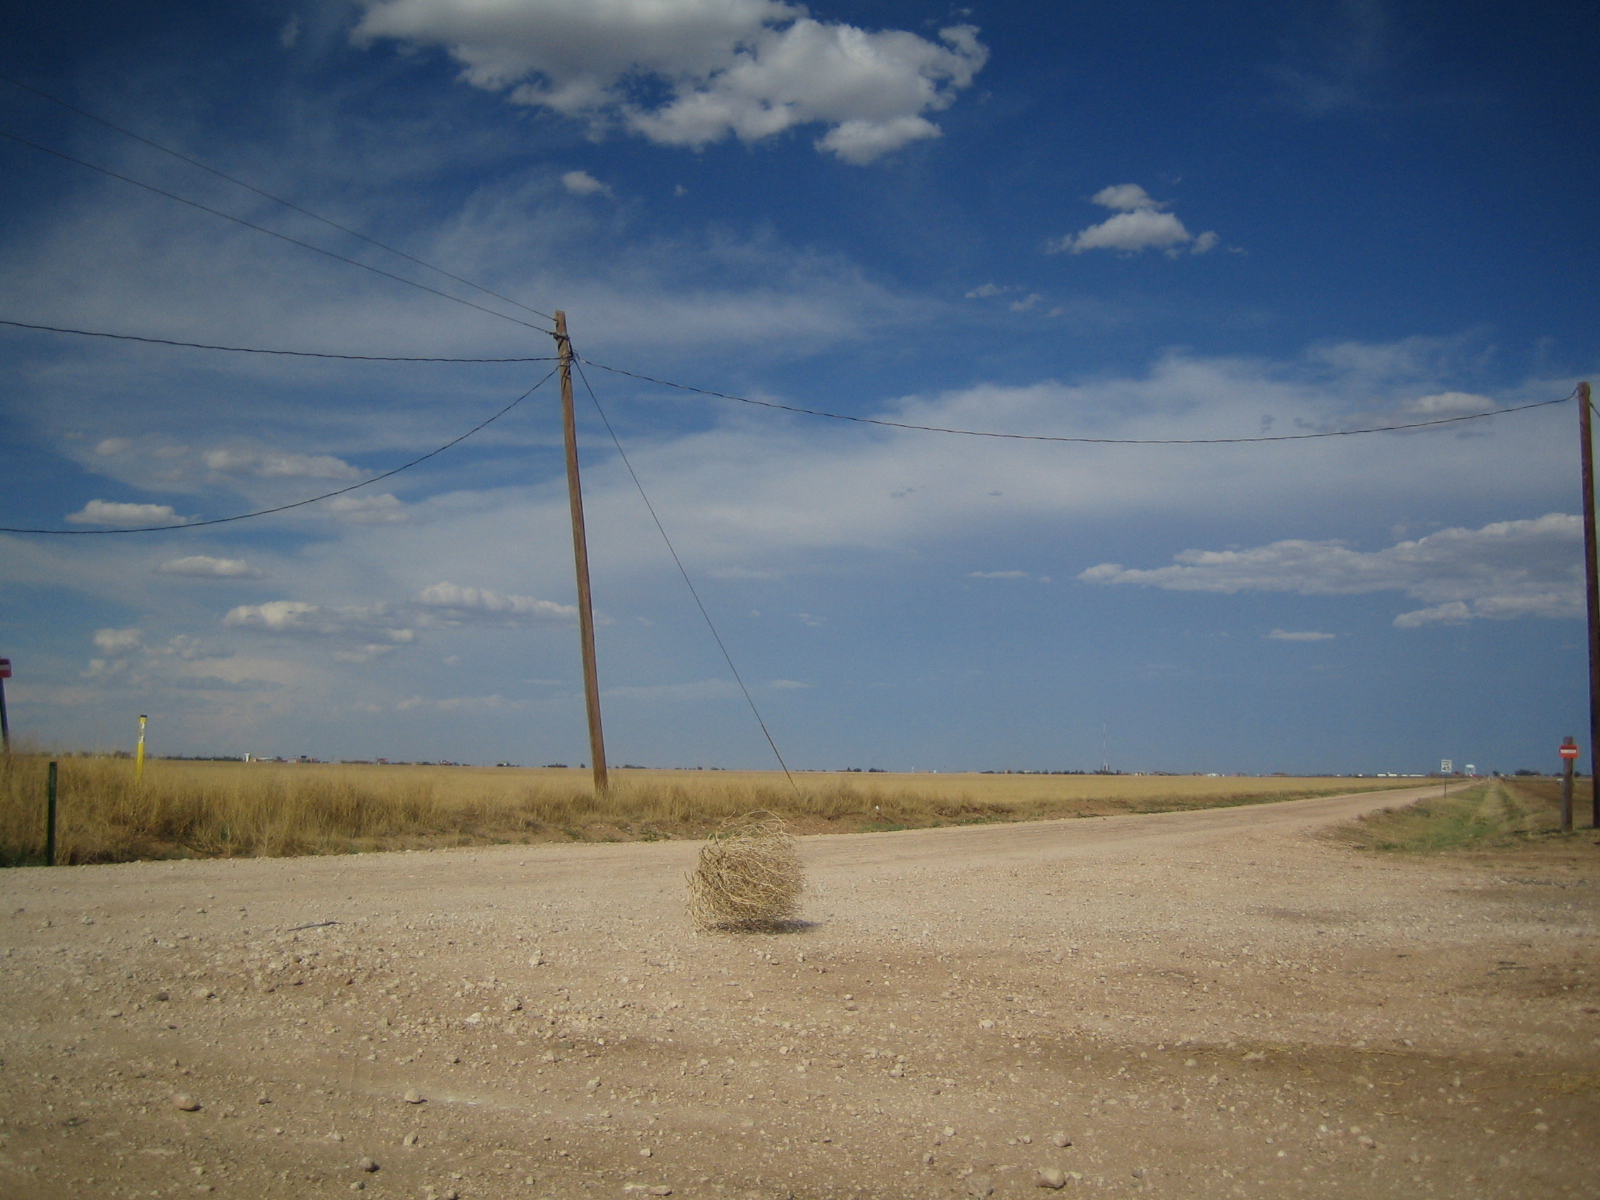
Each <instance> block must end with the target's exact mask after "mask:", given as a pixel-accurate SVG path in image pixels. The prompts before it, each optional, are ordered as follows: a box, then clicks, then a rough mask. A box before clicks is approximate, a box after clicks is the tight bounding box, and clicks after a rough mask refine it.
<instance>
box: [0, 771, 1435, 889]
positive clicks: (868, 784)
mask: <svg viewBox="0 0 1600 1200" xmlns="http://www.w3.org/2000/svg"><path fill="white" fill-rule="evenodd" d="M60 763H61V766H60V788H59V795H60V819H59V826H58V847H57V857H58V861H60V862H63V863H79V864H81V863H96V862H127V861H133V860H139V859H155V858H190V857H253V856H270V857H281V856H288V855H300V854H346V853H354V852H359V851H369V850H394V849H424V848H433V847H442V846H467V845H482V844H493V843H506V842H548V841H558V842H564V841H657V840H665V839H670V838H682V837H696V838H698V837H703V836H705V835H706V833H707V832H709V831H710V830H711V829H713V828H714V827H716V826H717V825H718V824H719V823H721V822H722V821H724V820H725V819H727V818H728V817H731V816H737V815H739V814H741V813H746V812H750V811H752V810H755V809H765V810H769V811H772V812H775V813H778V814H779V815H781V816H782V817H784V818H785V819H786V820H787V821H788V822H789V823H790V824H791V826H792V827H793V828H794V829H795V831H796V832H798V833H828V832H833V833H859V832H876V831H891V830H898V829H914V828H925V827H929V826H934V825H955V824H971V823H980V822H989V821H1024V820H1040V819H1046V818H1053V817H1091V816H1110V815H1114V814H1120V813H1141V812H1168V811H1173V810H1177V809H1191V808H1211V807H1220V806H1228V805H1236V804H1253V803H1261V802H1265V801H1271V800H1287V799H1297V798H1304V797H1310V796H1321V795H1331V794H1335V793H1342V792H1354V791H1364V790H1369V789H1375V788H1385V787H1396V786H1402V785H1406V784H1407V783H1411V784H1412V785H1414V782H1415V781H1406V780H1399V779H1340V778H1298V777H1297V778H1289V777H1284V776H1273V777H1270V778H1251V777H1208V776H1171V775H1160V776H1158V775H935V774H915V775H902V774H854V773H851V774H845V773H826V774H825V773H820V772H799V773H796V775H795V776H794V786H793V787H791V786H790V785H789V783H788V782H787V781H786V780H785V779H784V777H783V776H782V775H781V774H778V773H775V772H770V771H671V770H619V771H616V772H614V773H613V775H612V780H613V785H612V788H611V790H610V792H609V793H608V794H607V795H606V796H604V797H597V796H596V795H595V794H594V792H593V789H592V788H591V787H590V782H589V775H588V772H586V771H581V770H557V769H544V768H541V769H530V768H505V767H444V766H410V765H393V766H390V765H373V764H365V763H362V764H356V763H351V764H335V763H231V762H224V763H210V762H177V761H168V760H153V761H151V762H150V763H149V764H147V766H146V768H145V774H144V780H143V783H142V784H139V785H136V784H135V782H134V771H133V764H132V763H131V762H130V761H128V760H126V759H115V758H92V757H73V758H63V759H61V760H60ZM45 771H46V760H45V758H44V757H43V756H36V755H14V756H12V757H10V758H9V759H4V760H0V863H4V864H13V865H20V864H24V863H33V862H38V861H41V858H42V855H43V853H44V836H45V835H44V811H45Z"/></svg>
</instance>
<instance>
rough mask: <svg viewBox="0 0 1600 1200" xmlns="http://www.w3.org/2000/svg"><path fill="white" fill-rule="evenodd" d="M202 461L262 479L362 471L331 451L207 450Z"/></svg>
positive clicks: (329, 476) (216, 468)
mask: <svg viewBox="0 0 1600 1200" xmlns="http://www.w3.org/2000/svg"><path fill="white" fill-rule="evenodd" d="M201 461H202V462H204V463H205V465H206V467H207V468H208V469H209V470H212V471H217V472H219V473H223V474H229V473H231V474H250V475H256V476H259V477H260V478H262V479H359V478H360V477H361V471H360V470H358V469H357V468H355V467H353V466H351V465H350V464H349V463H347V462H345V461H344V460H343V459H339V458H335V457H334V456H333V455H331V454H262V453H258V452H256V451H254V450H235V449H220V450H207V451H206V452H205V453H204V454H203V455H201Z"/></svg>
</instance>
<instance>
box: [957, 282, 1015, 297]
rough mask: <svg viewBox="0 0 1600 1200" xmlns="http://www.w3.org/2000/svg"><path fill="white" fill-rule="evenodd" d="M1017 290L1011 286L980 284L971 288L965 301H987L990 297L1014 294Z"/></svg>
mask: <svg viewBox="0 0 1600 1200" xmlns="http://www.w3.org/2000/svg"><path fill="white" fill-rule="evenodd" d="M1017 290H1018V289H1017V288H1015V287H1012V286H1007V287H1001V286H1000V285H999V284H998V283H980V284H979V285H978V286H977V287H975V288H973V289H972V290H971V291H970V292H968V293H967V299H968V300H987V299H989V298H990V297H991V296H1003V295H1004V294H1005V293H1007V292H1014V291H1017Z"/></svg>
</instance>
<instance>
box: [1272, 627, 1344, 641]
mask: <svg viewBox="0 0 1600 1200" xmlns="http://www.w3.org/2000/svg"><path fill="white" fill-rule="evenodd" d="M1263 636H1264V637H1266V638H1267V639H1268V640H1269V641H1274V642H1331V641H1332V640H1333V639H1334V638H1335V637H1337V636H1338V635H1337V634H1333V633H1319V632H1318V631H1316V630H1314V629H1298V630H1295V629H1274V630H1273V631H1272V632H1271V633H1268V634H1264V635H1263Z"/></svg>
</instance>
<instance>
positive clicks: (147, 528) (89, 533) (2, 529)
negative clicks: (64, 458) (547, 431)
mask: <svg viewBox="0 0 1600 1200" xmlns="http://www.w3.org/2000/svg"><path fill="white" fill-rule="evenodd" d="M555 373H556V369H555V368H554V367H552V368H551V369H550V371H549V373H548V374H546V375H545V377H544V378H543V379H541V380H539V382H538V383H536V384H534V385H533V386H532V387H531V388H529V389H528V390H527V391H525V392H523V393H522V395H520V396H518V397H517V398H516V399H515V400H513V401H512V402H511V403H510V404H508V405H506V406H505V407H504V408H502V409H501V410H500V411H499V412H497V413H495V414H494V415H493V416H491V417H487V418H485V419H484V420H482V421H479V422H478V423H477V424H476V425H474V426H473V427H472V428H471V429H469V430H467V431H466V432H465V433H463V434H462V435H461V436H460V437H456V438H451V439H450V440H449V441H448V442H446V443H445V444H444V445H442V446H440V447H439V448H438V449H437V450H429V451H428V452H427V453H426V454H424V455H422V456H421V457H419V458H413V459H412V460H411V461H410V462H408V463H401V464H400V465H399V466H398V467H395V468H394V469H393V470H390V471H385V472H384V473H383V474H382V475H374V476H373V477H372V478H371V479H363V480H362V481H361V482H360V483H352V484H351V485H350V486H349V487H342V488H338V489H336V490H334V491H331V492H324V493H322V495H320V496H312V497H310V498H309V499H306V500H296V501H295V502H294V503H293V504H279V505H277V506H276V507H273V508H263V509H258V510H257V511H255V512H247V513H239V514H238V515H236V516H232V517H214V518H212V519H211V520H209V521H185V522H183V523H182V524H173V525H140V526H137V527H135V528H132V529H15V528H12V527H11V526H6V525H0V533H47V534H55V535H58V536H62V537H94V536H97V535H98V536H101V537H104V536H106V535H109V534H119V533H175V532H180V531H186V530H190V529H200V528H203V527H204V526H206V525H227V524H230V523H231V522H233V521H248V520H251V519H252V518H254V517H267V516H271V515H272V514H273V513H281V512H288V511H289V510H290V509H291V508H304V507H305V506H306V505H307V504H315V503H317V501H319V500H331V499H333V497H335V496H342V495H344V494H345V493H346V492H353V491H355V490H356V489H357V488H364V487H367V486H368V485H369V484H374V483H377V482H378V481H379V480H382V479H388V478H389V477H390V476H392V475H398V474H400V472H401V471H409V470H410V469H411V468H412V467H414V466H416V465H417V464H418V463H425V462H427V461H428V460H429V459H430V458H433V457H434V456H435V455H438V454H443V453H444V452H445V451H446V450H448V449H450V447H451V446H454V445H457V444H458V443H460V442H464V441H466V440H467V439H468V438H469V437H471V436H472V435H473V434H475V433H477V432H478V430H480V429H482V428H484V426H486V425H491V424H493V423H494V422H495V421H498V420H499V419H500V418H501V417H503V416H505V415H506V414H507V413H508V412H510V411H511V410H512V409H513V408H515V407H516V406H517V405H519V404H521V403H522V402H523V401H524V400H526V399H527V398H528V397H529V396H531V395H533V394H534V393H535V392H537V391H538V390H539V389H540V388H542V387H543V386H544V385H545V384H546V383H547V382H549V380H550V376H551V375H554V374H555Z"/></svg>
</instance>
